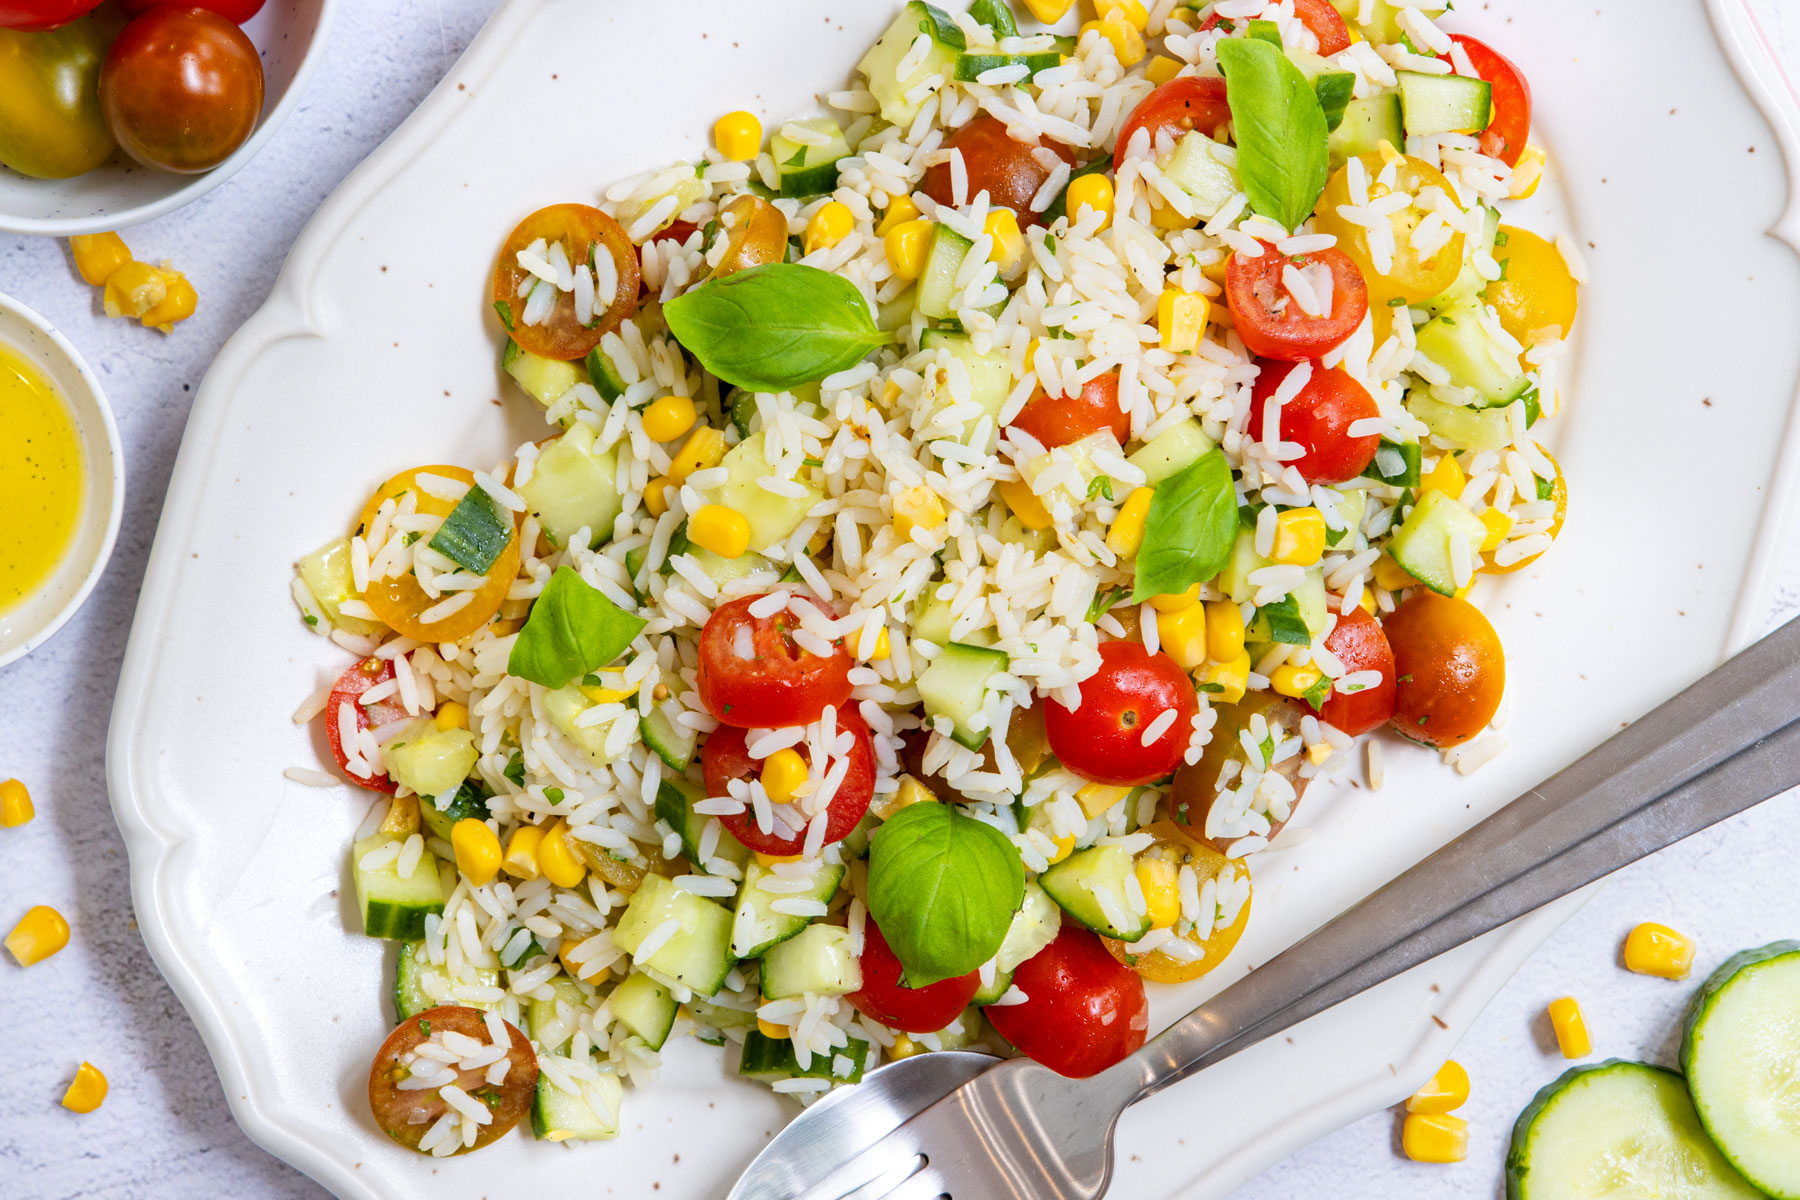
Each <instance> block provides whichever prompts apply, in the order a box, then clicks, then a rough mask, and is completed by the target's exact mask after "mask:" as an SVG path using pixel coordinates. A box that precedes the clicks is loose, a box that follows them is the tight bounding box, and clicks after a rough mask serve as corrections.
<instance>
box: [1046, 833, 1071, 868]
mask: <svg viewBox="0 0 1800 1200" xmlns="http://www.w3.org/2000/svg"><path fill="white" fill-rule="evenodd" d="M1050 840H1051V841H1053V842H1055V843H1056V853H1055V854H1052V855H1051V856H1050V862H1051V863H1052V864H1055V863H1059V862H1061V861H1062V860H1063V859H1065V858H1067V857H1069V855H1071V854H1073V853H1075V835H1074V834H1072V833H1065V834H1063V835H1062V836H1061V837H1059V838H1051V839H1050Z"/></svg>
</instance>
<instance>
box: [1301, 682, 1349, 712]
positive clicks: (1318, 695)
mask: <svg viewBox="0 0 1800 1200" xmlns="http://www.w3.org/2000/svg"><path fill="white" fill-rule="evenodd" d="M1351 690H1352V691H1355V690H1359V689H1351ZM1346 694H1347V693H1346ZM1330 698H1331V679H1330V677H1328V676H1324V675H1321V676H1320V677H1319V682H1317V683H1315V684H1313V685H1312V686H1311V687H1309V688H1307V689H1306V691H1305V693H1304V694H1303V695H1302V699H1304V700H1305V701H1306V702H1307V703H1308V704H1310V705H1312V706H1313V707H1314V708H1319V707H1321V706H1323V705H1324V703H1325V701H1327V700H1329V699H1330Z"/></svg>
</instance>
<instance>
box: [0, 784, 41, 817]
mask: <svg viewBox="0 0 1800 1200" xmlns="http://www.w3.org/2000/svg"><path fill="white" fill-rule="evenodd" d="M36 815H37V810H36V809H35V808H33V807H32V806H31V793H30V792H29V791H27V790H26V788H25V785H24V784H22V783H20V782H19V781H18V780H17V779H8V780H7V781H6V782H5V783H0V828H6V829H13V828H16V827H17V826H20V825H23V824H25V822H27V821H29V820H31V818H32V817H34V816H36Z"/></svg>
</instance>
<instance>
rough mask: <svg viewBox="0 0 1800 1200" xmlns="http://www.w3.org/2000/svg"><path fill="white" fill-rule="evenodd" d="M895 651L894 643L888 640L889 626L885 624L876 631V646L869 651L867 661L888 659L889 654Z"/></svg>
mask: <svg viewBox="0 0 1800 1200" xmlns="http://www.w3.org/2000/svg"><path fill="white" fill-rule="evenodd" d="M893 652H894V648H893V646H892V644H891V643H889V641H888V631H887V626H886V625H883V626H882V627H881V628H880V629H878V630H876V631H875V648H874V649H873V650H871V651H869V657H868V660H867V661H869V662H883V661H885V660H886V659H887V656H888V655H890V654H892V653H893Z"/></svg>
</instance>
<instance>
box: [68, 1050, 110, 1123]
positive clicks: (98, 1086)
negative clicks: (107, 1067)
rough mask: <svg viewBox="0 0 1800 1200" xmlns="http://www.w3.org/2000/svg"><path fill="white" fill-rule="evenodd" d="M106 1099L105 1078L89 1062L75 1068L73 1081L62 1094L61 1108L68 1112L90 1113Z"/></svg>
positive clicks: (97, 1068) (98, 1069)
mask: <svg viewBox="0 0 1800 1200" xmlns="http://www.w3.org/2000/svg"><path fill="white" fill-rule="evenodd" d="M105 1099H106V1076H105V1075H102V1074H101V1073H100V1068H99V1067H96V1066H95V1065H94V1064H93V1063H91V1062H84V1063H82V1064H81V1065H80V1066H79V1067H76V1068H75V1079H74V1081H73V1082H72V1083H70V1084H69V1090H68V1091H66V1092H64V1093H63V1098H62V1106H63V1107H64V1108H66V1109H68V1110H69V1111H70V1112H78V1113H91V1112H93V1111H94V1110H95V1109H96V1108H99V1107H100V1105H101V1103H102V1102H103V1101H104V1100H105Z"/></svg>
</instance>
